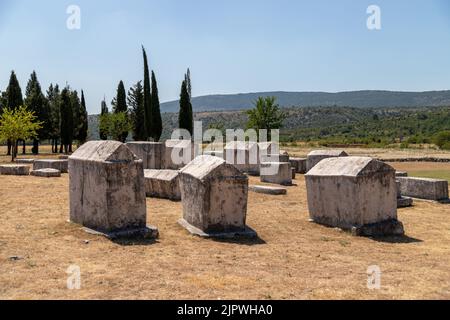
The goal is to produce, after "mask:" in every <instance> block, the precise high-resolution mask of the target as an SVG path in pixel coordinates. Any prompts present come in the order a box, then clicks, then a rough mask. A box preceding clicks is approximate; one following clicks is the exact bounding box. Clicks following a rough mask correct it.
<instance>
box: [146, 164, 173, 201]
mask: <svg viewBox="0 0 450 320" xmlns="http://www.w3.org/2000/svg"><path fill="white" fill-rule="evenodd" d="M178 174H179V172H178V170H155V169H146V170H144V177H145V194H146V195H147V197H155V198H162V199H169V200H173V201H179V200H181V194H180V183H179V178H178Z"/></svg>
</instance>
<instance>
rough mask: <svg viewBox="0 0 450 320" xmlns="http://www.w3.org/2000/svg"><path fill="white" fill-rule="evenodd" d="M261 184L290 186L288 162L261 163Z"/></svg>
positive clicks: (290, 172)
mask: <svg viewBox="0 0 450 320" xmlns="http://www.w3.org/2000/svg"><path fill="white" fill-rule="evenodd" d="M260 180H261V182H267V183H274V184H281V185H285V186H290V185H292V170H291V164H290V163H289V162H264V163H261V173H260Z"/></svg>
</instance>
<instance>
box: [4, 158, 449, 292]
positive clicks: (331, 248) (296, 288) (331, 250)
mask: <svg viewBox="0 0 450 320" xmlns="http://www.w3.org/2000/svg"><path fill="white" fill-rule="evenodd" d="M0 152H3V150H0ZM303 152H304V150H296V151H295V152H293V153H297V154H298V155H300V154H302V153H303ZM350 152H351V153H352V150H350ZM378 152H380V151H378ZM2 154H3V153H2ZM7 161H9V160H8V159H7V158H6V157H5V156H1V157H0V162H7ZM393 165H394V166H396V167H398V168H399V169H401V170H407V171H436V170H441V171H446V170H450V164H426V163H425V164H421V163H401V164H395V163H394V164H393ZM251 183H259V180H258V178H254V177H252V178H251ZM295 183H296V186H293V187H289V188H288V194H287V195H286V196H269V195H261V194H256V193H250V194H249V207H248V215H247V224H248V225H249V226H250V227H252V228H253V229H254V230H256V231H257V232H258V235H259V238H258V239H256V240H252V241H244V240H242V241H241V240H236V241H214V240H206V239H200V238H197V237H194V236H192V235H190V234H189V233H188V232H187V231H185V230H184V229H183V228H181V227H180V226H179V225H178V224H177V220H178V218H179V217H180V216H181V204H180V203H177V202H171V201H166V200H158V199H147V211H148V222H149V223H150V224H154V225H156V226H158V228H159V231H160V238H159V239H158V240H157V241H138V242H130V241H116V242H113V241H110V240H107V239H105V238H103V237H98V236H93V235H90V234H87V233H85V232H84V231H82V230H81V228H80V226H78V225H73V224H70V223H68V222H67V219H68V211H69V207H68V175H63V177H61V178H54V179H45V178H37V177H32V176H28V177H11V176H0V203H1V206H2V209H1V210H0V298H1V299H413V298H418V299H450V267H449V266H450V205H444V204H436V203H432V202H426V201H416V202H415V206H414V207H412V208H406V209H400V210H399V219H400V220H401V221H402V222H403V223H404V226H405V230H406V236H404V237H393V238H383V239H369V238H357V237H352V236H351V235H349V234H347V233H345V232H340V231H338V230H336V229H332V228H325V227H323V226H319V225H316V224H312V223H310V222H308V211H307V203H306V190H305V186H304V178H303V176H301V175H298V176H297V180H296V181H295ZM72 264H75V265H78V266H80V268H81V289H80V290H68V289H67V286H66V280H67V277H68V275H67V274H66V270H67V268H68V267H69V266H70V265H72ZM370 265H378V266H380V268H381V271H382V277H381V289H380V290H369V289H367V274H366V271H367V268H368V266H370Z"/></svg>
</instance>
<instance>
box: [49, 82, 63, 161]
mask: <svg viewBox="0 0 450 320" xmlns="http://www.w3.org/2000/svg"><path fill="white" fill-rule="evenodd" d="M60 99H61V93H60V92H59V86H58V85H57V84H56V85H55V86H53V84H50V86H49V88H48V90H47V101H48V105H49V109H50V126H49V127H50V128H49V132H50V134H49V136H50V139H51V140H52V152H53V153H57V152H58V143H59V138H60V119H61V117H60V114H59V113H60Z"/></svg>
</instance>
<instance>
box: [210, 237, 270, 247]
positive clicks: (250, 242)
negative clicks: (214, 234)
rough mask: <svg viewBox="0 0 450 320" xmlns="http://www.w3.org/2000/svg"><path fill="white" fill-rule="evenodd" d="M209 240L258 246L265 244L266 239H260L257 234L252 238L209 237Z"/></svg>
mask: <svg viewBox="0 0 450 320" xmlns="http://www.w3.org/2000/svg"><path fill="white" fill-rule="evenodd" d="M210 240H211V241H215V242H221V243H231V244H237V245H242V246H258V245H263V244H267V242H266V241H264V240H263V239H261V238H260V237H259V236H256V237H253V238H245V237H235V238H210Z"/></svg>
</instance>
